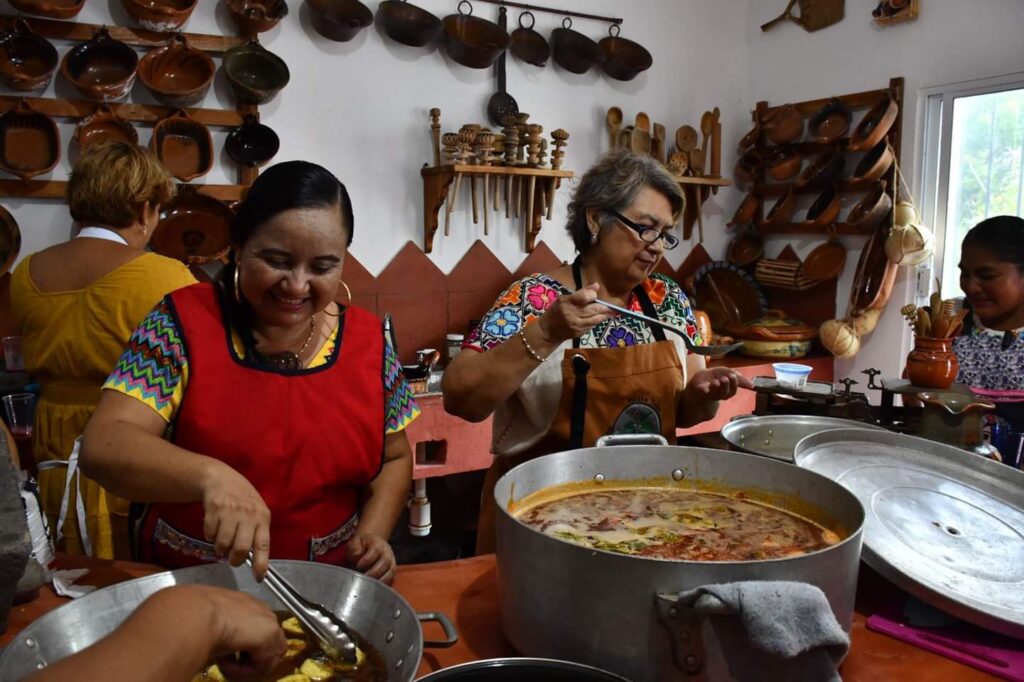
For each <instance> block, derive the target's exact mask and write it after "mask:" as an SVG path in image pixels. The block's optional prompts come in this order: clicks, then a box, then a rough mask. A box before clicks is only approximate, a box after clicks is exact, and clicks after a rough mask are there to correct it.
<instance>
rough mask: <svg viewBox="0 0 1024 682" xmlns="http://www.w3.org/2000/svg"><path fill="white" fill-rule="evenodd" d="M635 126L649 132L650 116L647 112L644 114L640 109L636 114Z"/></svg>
mask: <svg viewBox="0 0 1024 682" xmlns="http://www.w3.org/2000/svg"><path fill="white" fill-rule="evenodd" d="M636 127H637V128H641V129H643V130H645V131H647V132H648V133H650V132H651V117H650V116H648V115H647V114H645V113H644V112H642V111H641V112H639V113H638V114H637V115H636Z"/></svg>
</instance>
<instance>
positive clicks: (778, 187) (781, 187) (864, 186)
mask: <svg viewBox="0 0 1024 682" xmlns="http://www.w3.org/2000/svg"><path fill="white" fill-rule="evenodd" d="M887 177H888V176H887ZM877 184H878V180H852V179H850V180H840V181H839V182H837V183H836V189H838V190H839V193H840V194H847V193H849V194H852V193H854V192H867V191H868V190H870V189H872V188H873V187H874V186H875V185H877ZM789 187H790V186H789V185H788V184H786V183H781V182H780V183H760V182H755V183H754V185H753V189H754V196H756V197H758V198H760V199H764V198H767V197H781V196H782V195H783V194H785V193H786V192H788V191H789ZM825 189H827V188H824V187H797V186H795V185H794V186H793V194H821V193H822V192H824V191H825Z"/></svg>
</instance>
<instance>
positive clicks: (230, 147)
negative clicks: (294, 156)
mask: <svg viewBox="0 0 1024 682" xmlns="http://www.w3.org/2000/svg"><path fill="white" fill-rule="evenodd" d="M280 147H281V141H280V140H279V139H278V137H277V133H275V132H274V131H273V130H272V129H271V128H269V127H268V126H265V125H263V124H262V123H260V122H259V121H258V120H256V117H255V116H253V115H252V114H247V115H246V117H245V122H244V123H243V124H242V125H240V126H238V127H237V128H235V129H233V130H232V131H231V132H230V133H228V137H227V139H226V140H225V141H224V150H225V151H226V152H227V153H228V156H230V157H231V159H232V160H233V161H235V163H239V164H241V165H243V166H252V167H257V166H262V165H263V164H265V163H266V162H267V161H270V160H271V159H272V158H274V155H275V154H277V150H278V149H279V148H280Z"/></svg>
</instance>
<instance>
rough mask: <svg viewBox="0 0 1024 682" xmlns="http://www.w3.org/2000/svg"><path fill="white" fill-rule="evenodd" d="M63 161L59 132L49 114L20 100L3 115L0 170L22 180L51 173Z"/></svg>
mask: <svg viewBox="0 0 1024 682" xmlns="http://www.w3.org/2000/svg"><path fill="white" fill-rule="evenodd" d="M58 161H60V131H59V130H58V129H57V124H56V122H54V120H53V119H52V118H50V117H49V116H47V115H46V114H43V113H40V112H38V111H36V110H35V109H33V108H32V106H31V105H29V103H28V102H26V101H25V100H21V101H20V102H19V103H18V106H16V107H14V108H12V109H9V110H7V111H6V112H4V113H3V114H0V169H3V170H5V171H7V172H8V173H11V174H13V175H17V176H18V177H19V178H21V179H22V180H28V179H29V178H32V177H35V176H36V175H41V174H43V173H48V172H50V171H51V170H53V169H54V167H55V166H56V165H57V162H58Z"/></svg>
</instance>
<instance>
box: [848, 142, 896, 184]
mask: <svg viewBox="0 0 1024 682" xmlns="http://www.w3.org/2000/svg"><path fill="white" fill-rule="evenodd" d="M895 159H896V157H895V156H893V153H892V148H891V147H890V146H889V141H888V140H882V141H881V142H879V143H878V144H876V145H875V146H874V147H872V148H871V150H870V151H868V153H867V154H865V155H864V158H863V159H861V160H860V163H858V164H857V168H856V169H854V171H853V178H854V179H855V180H866V181H874V180H877V179H878V178H880V177H882V176H883V175H885V174H886V173H888V172H889V169H890V168H892V163H893V161H894V160H895Z"/></svg>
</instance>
